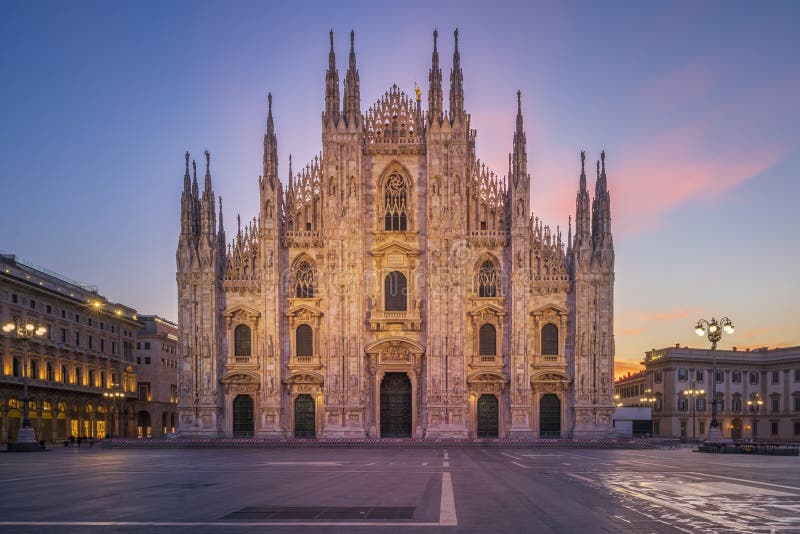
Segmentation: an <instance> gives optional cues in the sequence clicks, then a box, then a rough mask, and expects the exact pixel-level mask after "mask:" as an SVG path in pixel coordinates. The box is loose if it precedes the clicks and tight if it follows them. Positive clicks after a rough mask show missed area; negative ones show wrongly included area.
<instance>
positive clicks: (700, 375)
mask: <svg viewBox="0 0 800 534" xmlns="http://www.w3.org/2000/svg"><path fill="white" fill-rule="evenodd" d="M704 378H705V373H704V372H703V370H702V369H698V370H697V371H695V372H694V379H695V380H696V381H697V382H702V381H703V379H704Z"/></svg>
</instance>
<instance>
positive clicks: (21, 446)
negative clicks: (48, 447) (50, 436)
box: [8, 427, 44, 452]
mask: <svg viewBox="0 0 800 534" xmlns="http://www.w3.org/2000/svg"><path fill="white" fill-rule="evenodd" d="M42 450H44V449H42V447H41V446H40V445H39V442H38V441H36V431H35V430H34V429H33V428H32V427H22V428H20V429H19V433H18V434H17V442H16V443H9V444H8V452H39V451H42Z"/></svg>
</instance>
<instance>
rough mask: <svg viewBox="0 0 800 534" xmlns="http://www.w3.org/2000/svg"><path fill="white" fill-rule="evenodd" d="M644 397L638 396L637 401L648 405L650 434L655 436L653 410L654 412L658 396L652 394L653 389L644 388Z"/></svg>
mask: <svg viewBox="0 0 800 534" xmlns="http://www.w3.org/2000/svg"><path fill="white" fill-rule="evenodd" d="M644 395H645V396H644V397H641V398H639V403H640V404H644V405H645V406H649V407H650V435H651V436H655V432H653V428H652V426H653V419H654V417H653V412H655V407H656V402H657V401H658V397H656V396H655V395H653V390H652V389H650V388H647V389H645V390H644Z"/></svg>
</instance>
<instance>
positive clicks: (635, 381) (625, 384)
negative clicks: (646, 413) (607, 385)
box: [614, 370, 649, 408]
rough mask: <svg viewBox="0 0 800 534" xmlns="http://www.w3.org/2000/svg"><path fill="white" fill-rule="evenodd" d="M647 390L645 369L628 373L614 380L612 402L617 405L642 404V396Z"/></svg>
mask: <svg viewBox="0 0 800 534" xmlns="http://www.w3.org/2000/svg"><path fill="white" fill-rule="evenodd" d="M646 393H649V392H648V391H647V376H646V374H645V371H644V370H642V371H639V372H638V373H634V374H631V373H628V376H623V377H622V378H617V379H616V380H614V404H616V406H617V407H618V408H619V407H623V406H624V407H628V406H644V405H646V403H644V402H642V398H644V397H645V394H646Z"/></svg>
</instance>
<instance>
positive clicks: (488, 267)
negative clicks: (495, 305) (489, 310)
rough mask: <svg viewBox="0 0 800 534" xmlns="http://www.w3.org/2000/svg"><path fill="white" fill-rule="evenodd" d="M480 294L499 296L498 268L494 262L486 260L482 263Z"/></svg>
mask: <svg viewBox="0 0 800 534" xmlns="http://www.w3.org/2000/svg"><path fill="white" fill-rule="evenodd" d="M477 282H478V296H479V297H496V296H497V269H495V266H494V263H493V262H491V261H489V260H486V261H485V262H483V263H481V267H480V269H478V279H477Z"/></svg>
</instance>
